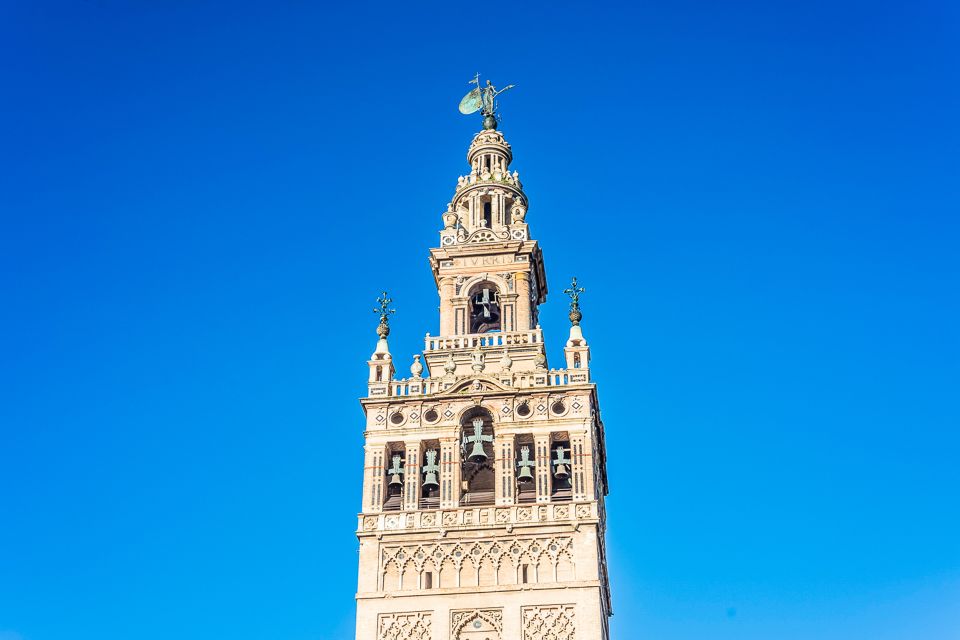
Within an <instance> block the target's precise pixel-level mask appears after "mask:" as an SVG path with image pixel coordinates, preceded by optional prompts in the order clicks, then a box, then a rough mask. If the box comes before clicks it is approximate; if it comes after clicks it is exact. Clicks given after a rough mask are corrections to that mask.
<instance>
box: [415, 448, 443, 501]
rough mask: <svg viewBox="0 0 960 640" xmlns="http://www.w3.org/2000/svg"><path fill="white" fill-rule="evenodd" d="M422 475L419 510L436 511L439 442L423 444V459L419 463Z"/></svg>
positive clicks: (438, 497)
mask: <svg viewBox="0 0 960 640" xmlns="http://www.w3.org/2000/svg"><path fill="white" fill-rule="evenodd" d="M420 464H421V467H420V471H421V473H422V474H423V478H422V482H421V483H420V508H421V509H436V508H438V507H439V506H440V442H439V441H437V440H428V441H426V442H425V443H424V452H423V459H422V460H421V462H420Z"/></svg>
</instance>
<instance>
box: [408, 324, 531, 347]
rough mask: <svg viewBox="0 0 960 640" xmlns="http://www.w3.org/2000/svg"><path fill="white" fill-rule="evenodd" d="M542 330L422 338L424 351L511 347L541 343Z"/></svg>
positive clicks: (428, 335)
mask: <svg viewBox="0 0 960 640" xmlns="http://www.w3.org/2000/svg"><path fill="white" fill-rule="evenodd" d="M542 343H543V331H542V330H541V329H530V330H529V331H509V332H497V333H467V334H464V335H459V336H431V335H430V334H429V333H428V334H427V337H426V338H425V339H424V347H423V350H424V351H445V350H449V349H475V348H476V347H512V346H520V345H529V344H542Z"/></svg>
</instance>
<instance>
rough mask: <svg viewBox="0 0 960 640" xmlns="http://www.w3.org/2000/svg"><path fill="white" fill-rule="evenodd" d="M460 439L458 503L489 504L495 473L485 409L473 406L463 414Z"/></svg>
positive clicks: (488, 421)
mask: <svg viewBox="0 0 960 640" xmlns="http://www.w3.org/2000/svg"><path fill="white" fill-rule="evenodd" d="M460 425H461V431H462V434H463V436H462V438H461V445H462V454H463V455H462V456H461V460H462V463H461V465H462V467H461V471H460V477H461V479H462V480H463V497H462V498H461V500H460V504H462V505H478V504H480V505H483V504H493V503H494V499H495V492H494V489H495V474H496V472H495V471H494V468H493V464H494V453H493V417H492V416H491V415H490V413H489V412H488V411H487V410H486V409H482V408H479V407H478V408H475V409H473V410H471V411H468V412H467V413H466V414H464V416H463V420H462V421H461V423H460Z"/></svg>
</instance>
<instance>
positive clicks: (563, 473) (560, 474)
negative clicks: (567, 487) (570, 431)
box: [553, 447, 570, 480]
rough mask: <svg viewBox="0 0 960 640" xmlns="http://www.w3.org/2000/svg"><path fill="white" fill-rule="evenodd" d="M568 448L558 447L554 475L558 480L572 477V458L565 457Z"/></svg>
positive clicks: (554, 462)
mask: <svg viewBox="0 0 960 640" xmlns="http://www.w3.org/2000/svg"><path fill="white" fill-rule="evenodd" d="M565 453H566V449H564V448H563V447H557V459H556V460H554V461H553V467H554V469H553V477H554V478H556V479H557V480H566V479H567V478H569V477H570V459H569V458H566V457H564V454H565Z"/></svg>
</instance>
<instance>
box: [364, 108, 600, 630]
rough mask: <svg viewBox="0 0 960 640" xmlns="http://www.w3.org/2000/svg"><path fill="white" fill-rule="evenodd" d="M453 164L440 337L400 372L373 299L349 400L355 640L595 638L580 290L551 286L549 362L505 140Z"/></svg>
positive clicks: (543, 291)
mask: <svg viewBox="0 0 960 640" xmlns="http://www.w3.org/2000/svg"><path fill="white" fill-rule="evenodd" d="M485 126H486V123H485ZM495 126H496V123H495V121H494V123H493V127H495ZM467 161H468V162H469V164H470V172H469V174H468V175H466V176H461V177H460V178H459V179H458V181H457V186H456V189H455V192H454V195H453V199H452V200H451V201H450V203H449V204H448V205H447V209H446V211H445V212H444V213H443V215H442V220H443V229H442V230H441V231H440V239H439V246H438V247H436V248H434V249H431V250H430V266H431V268H432V271H433V276H434V280H435V282H436V285H437V291H438V294H439V298H440V318H439V335H436V336H433V335H430V334H429V333H428V334H427V335H426V338H425V344H424V350H423V353H422V354H417V355H415V356H413V363H412V365H411V366H410V376H409V377H407V378H402V379H400V378H398V377H397V376H396V371H395V367H394V363H393V357H392V354H391V353H390V348H389V345H388V339H387V338H388V335H389V333H390V329H389V317H390V313H392V310H391V309H390V308H389V304H390V301H389V300H388V299H387V298H386V294H384V296H383V298H382V299H381V301H380V303H381V306H380V309H379V311H380V313H381V321H380V325H379V326H378V328H377V333H378V336H379V340H378V342H377V347H376V350H375V351H374V353H373V355H372V356H371V358H370V361H369V362H368V365H369V380H368V393H367V397H365V398H363V399H362V400H361V404H362V406H363V411H364V414H365V417H366V431H365V447H364V451H365V453H364V474H363V506H362V511H361V513H360V514H359V523H358V530H357V536H358V538H359V541H360V567H359V580H358V590H357V640H521V639H522V640H548V639H549V640H574V639H575V640H607V638H608V626H607V620H608V617H609V616H610V615H611V609H610V592H609V582H608V579H607V568H606V554H605V547H604V530H605V513H604V496H605V495H606V493H607V481H606V468H605V452H604V431H603V424H602V422H601V420H600V411H599V405H598V400H597V390H596V386H595V385H594V384H593V383H592V382H591V379H590V348H589V347H588V345H587V342H586V340H585V339H584V337H583V332H582V330H581V327H580V320H581V312H580V308H579V294H580V293H581V292H582V291H583V289H582V288H580V287H578V286H577V284H576V280H574V282H573V284H572V285H571V286H570V287H569V288H567V289H566V290H565V293H567V294H568V295H570V296H571V307H570V321H571V327H570V334H569V338H568V340H567V342H566V345H565V348H564V350H563V353H564V363H563V366H562V367H560V368H550V367H549V365H548V363H547V353H546V349H545V345H544V337H543V332H542V331H541V329H540V326H539V324H538V309H539V305H540V304H541V303H543V302H544V300H545V299H546V295H547V280H546V275H545V271H544V264H543V256H542V254H541V251H540V247H539V245H538V244H537V241H536V240H534V239H532V238H531V235H530V229H529V227H528V225H527V198H526V196H525V195H524V192H523V187H522V185H521V183H520V179H519V176H518V174H517V173H516V172H515V171H514V172H512V173H511V171H510V165H511V162H512V161H513V154H512V152H511V148H510V145H509V144H508V143H507V141H506V140H505V139H504V137H503V134H502V133H501V132H499V131H497V130H496V129H495V128H488V129H485V130H483V131H481V132H480V133H478V134H477V135H476V136H474V138H473V142H472V143H471V145H470V148H469V150H468V152H467Z"/></svg>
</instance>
